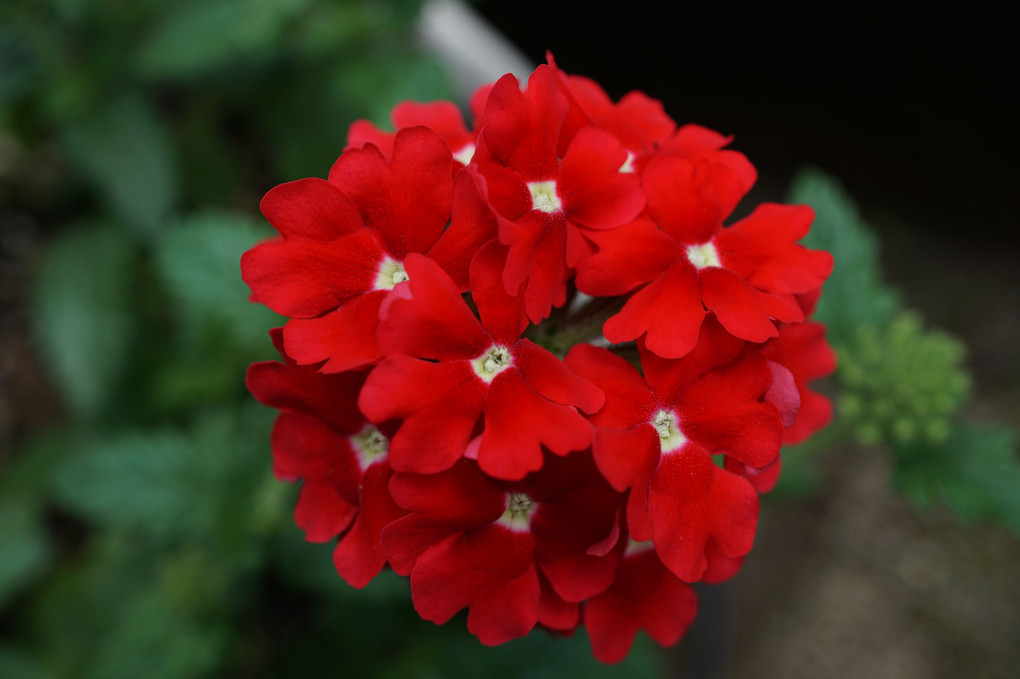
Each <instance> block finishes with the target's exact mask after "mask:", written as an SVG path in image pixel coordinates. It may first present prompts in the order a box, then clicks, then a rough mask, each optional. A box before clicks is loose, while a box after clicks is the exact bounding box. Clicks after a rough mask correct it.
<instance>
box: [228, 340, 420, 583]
mask: <svg viewBox="0 0 1020 679" xmlns="http://www.w3.org/2000/svg"><path fill="white" fill-rule="evenodd" d="M274 341H275V342H276V344H277V348H278V349H280V350H281V351H280V353H281V355H282V356H283V357H284V359H285V361H286V362H285V363H279V362H277V361H266V362H262V363H255V364H253V365H252V366H251V367H250V368H249V370H248V378H247V385H248V389H249V390H250V391H251V393H252V394H254V395H255V397H256V398H257V399H258V400H259V401H261V402H262V403H265V404H266V405H268V406H273V407H275V408H279V409H281V410H282V411H283V412H282V413H281V414H280V415H279V417H278V418H277V420H276V424H275V425H274V427H273V434H272V445H273V461H274V462H273V472H274V473H275V474H276V476H277V477H279V478H281V479H284V480H287V481H294V480H297V479H303V481H304V483H303V484H302V486H301V492H300V495H299V496H298V502H297V505H296V507H295V508H294V519H295V521H296V523H297V524H298V526H300V527H301V528H302V529H303V530H304V531H305V535H306V536H307V538H308V540H309V541H311V542H327V541H329V540H332V539H333V538H335V537H336V536H337V535H340V539H339V541H338V542H337V545H336V548H335V550H334V553H333V557H334V563H335V565H336V568H337V572H339V573H340V575H341V577H343V578H344V579H345V580H346V581H347V582H348V583H349V584H350V585H351V586H353V587H358V588H361V587H364V586H365V585H366V584H368V582H369V581H370V580H371V579H372V578H374V577H375V576H376V575H378V573H379V571H380V570H381V569H382V567H383V566H384V565H385V563H386V556H385V554H384V553H383V551H382V549H381V547H380V544H379V534H380V532H381V531H382V529H383V527H384V526H386V525H388V524H389V523H390V522H392V521H394V520H395V519H397V518H399V517H400V516H402V515H403V514H404V512H403V511H402V510H401V509H399V508H398V507H397V506H396V505H395V504H394V503H393V500H392V499H391V498H390V494H389V489H388V484H389V479H390V475H391V472H390V467H389V464H388V461H387V448H388V443H389V441H388V436H387V433H384V432H388V431H389V430H390V428H389V427H383V428H382V430H380V429H377V428H376V427H375V426H374V425H372V424H371V423H369V422H368V421H367V420H365V418H364V417H363V416H362V415H361V413H359V412H358V409H357V395H358V391H359V390H360V388H361V385H362V383H363V382H364V380H365V374H364V373H343V374H340V375H322V374H318V373H316V372H315V371H314V370H313V369H311V368H307V367H302V366H298V365H297V364H295V363H294V361H293V360H291V359H289V357H287V356H286V354H284V353H283V351H282V342H281V333H280V332H279V331H277V332H275V333H274Z"/></svg>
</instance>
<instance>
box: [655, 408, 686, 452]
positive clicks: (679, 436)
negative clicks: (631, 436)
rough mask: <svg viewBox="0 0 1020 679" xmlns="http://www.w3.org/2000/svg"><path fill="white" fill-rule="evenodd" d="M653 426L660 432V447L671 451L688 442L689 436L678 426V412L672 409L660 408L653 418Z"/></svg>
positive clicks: (665, 450) (662, 449)
mask: <svg viewBox="0 0 1020 679" xmlns="http://www.w3.org/2000/svg"><path fill="white" fill-rule="evenodd" d="M651 424H652V426H653V427H655V431H657V432H658V433H659V449H660V450H661V451H662V452H664V453H670V452H673V451H674V450H676V449H677V448H679V447H680V446H682V445H683V444H685V443H687V437H686V436H684V435H683V433H682V432H681V431H680V427H679V426H677V421H676V413H674V412H673V411H671V410H660V411H659V412H657V413H655V417H653V418H652V422H651Z"/></svg>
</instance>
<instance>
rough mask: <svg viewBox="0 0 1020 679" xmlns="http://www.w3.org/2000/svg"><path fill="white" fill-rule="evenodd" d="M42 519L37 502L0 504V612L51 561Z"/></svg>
mask: <svg viewBox="0 0 1020 679" xmlns="http://www.w3.org/2000/svg"><path fill="white" fill-rule="evenodd" d="M40 518H41V517H40V516H39V510H38V508H37V507H35V506H34V503H26V502H19V503H13V502H4V503H3V504H0V545H3V549H2V550H0V609H2V608H3V605H4V604H5V603H6V602H7V599H8V598H9V597H10V596H11V595H12V594H14V593H16V592H17V591H18V590H19V589H20V588H21V587H23V586H24V585H27V584H29V583H31V582H32V581H33V580H34V579H35V577H36V576H37V575H39V574H40V573H41V572H42V570H43V568H44V566H45V565H46V563H47V562H48V561H49V559H50V556H51V549H50V545H49V542H48V541H47V539H46V532H45V529H44V527H43V525H42V521H41V520H40Z"/></svg>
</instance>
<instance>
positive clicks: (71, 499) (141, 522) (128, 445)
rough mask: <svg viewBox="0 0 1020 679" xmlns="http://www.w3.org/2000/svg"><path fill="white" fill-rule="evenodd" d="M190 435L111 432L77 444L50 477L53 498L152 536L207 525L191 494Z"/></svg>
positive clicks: (194, 458) (203, 503)
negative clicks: (52, 483) (99, 438)
mask: <svg viewBox="0 0 1020 679" xmlns="http://www.w3.org/2000/svg"><path fill="white" fill-rule="evenodd" d="M199 458H200V456H198V455H196V454H195V452H194V446H193V445H192V443H191V441H189V440H188V439H187V437H185V436H184V435H183V434H180V433H177V432H173V431H155V432H134V433H125V434H120V435H113V436H110V437H108V438H105V439H101V440H97V441H95V442H92V443H90V444H86V445H84V446H82V447H81V448H80V449H79V450H77V451H76V454H75V455H74V456H73V457H70V458H69V459H68V460H67V461H66V462H65V463H64V464H63V465H62V466H61V468H60V469H58V470H57V473H56V477H55V485H56V492H57V496H58V498H59V499H60V500H61V501H62V502H63V503H64V504H65V505H66V506H67V507H68V508H70V509H72V510H75V511H77V512H80V513H81V514H84V515H85V516H86V517H88V518H89V519H92V520H93V521H95V522H97V523H99V524H101V525H104V526H120V527H138V528H142V529H144V531H145V532H146V533H148V534H151V535H153V536H155V537H157V538H165V537H167V536H179V535H183V534H189V533H192V532H202V531H203V530H206V529H208V524H209V522H210V520H209V517H208V513H209V512H208V504H209V503H210V502H215V499H214V498H205V497H202V496H199V495H197V494H196V492H195V489H196V485H197V484H196V480H195V478H194V477H195V476H196V475H200V471H199V470H197V469H196V467H195V463H196V462H199V461H200V459H199Z"/></svg>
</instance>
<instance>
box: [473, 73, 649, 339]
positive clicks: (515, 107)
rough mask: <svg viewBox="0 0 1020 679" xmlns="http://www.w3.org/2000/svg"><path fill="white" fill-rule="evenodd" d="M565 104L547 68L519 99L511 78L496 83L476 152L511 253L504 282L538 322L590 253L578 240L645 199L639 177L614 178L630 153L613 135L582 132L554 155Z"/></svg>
mask: <svg viewBox="0 0 1020 679" xmlns="http://www.w3.org/2000/svg"><path fill="white" fill-rule="evenodd" d="M568 108H569V105H568V102H567V99H566V97H565V95H564V94H563V91H562V90H561V89H560V87H559V84H558V83H557V81H556V75H555V74H554V73H553V71H552V69H551V68H550V67H548V66H539V67H538V69H536V70H535V72H534V73H532V75H531V78H530V79H529V80H528V89H527V91H526V92H521V90H520V86H519V84H518V82H517V79H516V78H514V77H513V76H512V75H509V74H508V75H505V76H503V77H502V78H500V79H499V81H497V82H496V84H495V85H494V86H493V88H492V91H491V92H490V94H489V99H488V102H487V104H486V108H485V126H484V127H483V129H482V132H481V134H480V135H479V140H478V150H477V152H476V155H475V161H476V162H477V171H478V172H479V173H480V174H481V175H482V176H483V177H484V179H485V183H486V186H487V189H488V199H489V203H490V205H491V206H492V208H493V210H494V211H495V213H496V217H497V220H498V224H499V240H500V242H501V243H503V244H504V245H506V246H508V248H509V251H508V253H507V258H506V266H505V268H504V270H503V282H504V284H505V286H506V289H507V291H508V292H511V293H514V294H516V293H517V291H518V290H519V289H520V287H521V285H522V284H524V285H525V291H524V298H525V309H526V311H527V314H528V317H529V318H531V320H532V321H533V322H535V323H538V322H540V321H541V320H542V319H544V318H546V317H547V316H548V315H549V313H550V310H551V309H552V308H553V307H558V306H561V305H563V304H564V302H565V301H566V289H567V288H566V284H567V280H568V278H569V277H570V275H571V272H572V267H573V266H574V265H575V264H576V263H577V261H578V260H579V259H580V258H581V257H583V256H585V255H587V254H588V253H589V251H590V248H589V246H588V245H587V243H586V242H585V240H584V238H583V235H582V234H585V233H587V232H590V231H600V230H605V229H614V228H616V227H619V226H622V225H623V224H626V223H628V222H629V221H631V220H632V219H634V218H635V217H636V216H637V215H638V214H639V213H640V212H641V210H642V209H643V208H644V205H645V199H644V195H643V194H642V192H641V189H640V185H639V183H638V180H637V178H636V177H634V176H633V175H632V174H628V173H621V172H619V169H620V167H621V166H622V165H623V164H624V162H625V161H626V160H627V153H626V151H624V150H623V147H622V146H621V145H620V142H619V141H618V140H617V139H616V138H615V137H613V135H611V134H609V133H607V132H604V131H602V130H599V129H598V128H595V127H585V128H583V129H581V130H579V131H577V132H576V133H575V134H573V135H572V137H571V138H570V139H569V143H567V144H566V145H565V149H564V151H563V155H562V157H561V156H560V154H559V152H558V148H559V145H560V143H561V142H560V140H561V135H560V132H561V127H562V124H563V121H564V118H565V116H566V114H567V111H568Z"/></svg>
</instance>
